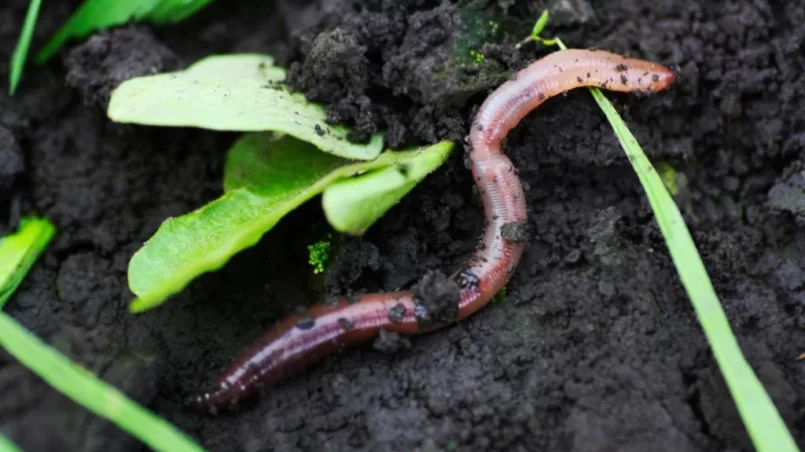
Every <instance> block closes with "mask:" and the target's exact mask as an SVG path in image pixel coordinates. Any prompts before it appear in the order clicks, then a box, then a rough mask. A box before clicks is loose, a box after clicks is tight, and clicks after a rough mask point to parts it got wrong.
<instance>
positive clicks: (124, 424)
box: [0, 312, 203, 452]
mask: <svg viewBox="0 0 805 452" xmlns="http://www.w3.org/2000/svg"><path fill="white" fill-rule="evenodd" d="M0 346H2V347H3V348H5V349H6V350H7V351H8V352H9V353H11V354H12V355H13V356H14V357H15V358H16V359H18V360H19V361H20V362H21V363H22V364H23V365H24V366H25V367H27V368H29V369H31V371H33V372H34V373H35V374H37V375H38V376H39V377H40V378H42V379H43V380H44V381H45V382H46V383H47V384H49V385H50V386H52V387H53V388H55V389H56V390H57V391H59V392H61V393H62V394H64V395H65V396H67V397H69V398H70V399H72V400H74V401H76V402H78V403H80V404H81V405H83V406H84V407H85V408H87V409H88V410H90V411H92V412H93V413H95V414H97V415H98V416H101V417H103V418H106V419H109V420H110V421H112V422H114V423H116V424H117V425H119V426H120V427H121V428H123V429H124V430H126V431H127V432H129V433H131V434H132V435H134V436H135V437H136V438H138V439H140V440H141V441H142V442H143V443H145V444H146V445H148V446H149V447H151V448H152V449H154V450H157V451H166V452H168V451H170V452H185V451H188V452H189V451H193V452H199V451H202V450H203V449H202V448H201V446H199V445H198V444H196V443H195V442H193V440H191V439H190V438H189V437H187V436H185V434H183V433H182V432H180V431H179V430H177V429H176V427H174V426H173V425H171V424H170V423H168V422H166V421H164V420H163V419H161V418H159V417H158V416H156V415H155V414H153V413H151V412H150V411H148V410H147V409H145V408H143V407H142V406H140V405H139V404H138V403H136V402H134V401H132V400H131V399H129V398H128V397H126V395H125V394H123V393H122V392H120V391H118V390H117V389H115V388H114V387H112V386H110V385H108V384H106V383H105V382H103V381H102V380H100V379H99V378H97V377H95V376H94V375H92V374H90V373H88V372H87V371H86V370H84V369H83V368H81V367H79V366H78V365H76V364H75V363H73V362H72V361H70V360H69V359H68V358H67V357H66V356H64V355H63V354H61V353H59V352H58V351H57V350H55V349H53V348H51V347H50V346H48V345H47V344H46V343H44V342H42V340H40V339H39V338H37V337H36V336H34V335H33V334H31V333H30V332H29V331H28V330H26V329H25V328H23V327H22V326H21V325H19V324H18V323H17V322H16V321H14V319H12V318H11V317H10V316H9V315H8V314H5V313H2V312H0Z"/></svg>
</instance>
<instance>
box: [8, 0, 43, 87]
mask: <svg viewBox="0 0 805 452" xmlns="http://www.w3.org/2000/svg"><path fill="white" fill-rule="evenodd" d="M40 6H42V0H31V3H29V4H28V12H27V13H26V14H25V22H24V23H23V25H22V31H21V32H20V39H19V40H18V41H17V46H16V47H15V48H14V53H13V54H12V55H11V72H10V74H9V86H8V93H9V94H10V95H12V96H13V95H14V93H15V92H16V91H17V85H18V84H19V83H20V78H21V77H22V69H23V67H24V66H25V59H26V58H27V57H28V48H29V47H30V46H31V37H32V36H33V34H34V29H35V28H36V18H37V16H38V15H39V7H40Z"/></svg>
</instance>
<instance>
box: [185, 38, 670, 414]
mask: <svg viewBox="0 0 805 452" xmlns="http://www.w3.org/2000/svg"><path fill="white" fill-rule="evenodd" d="M674 80H675V75H674V73H673V72H672V71H671V70H670V69H668V68H666V67H664V66H661V65H659V64H655V63H652V62H649V61H645V60H639V59H632V58H627V57H624V56H620V55H616V54H613V53H609V52H606V51H601V50H579V49H570V50H562V51H558V52H555V53H552V54H550V55H548V56H546V57H544V58H542V59H540V60H538V61H536V62H533V63H531V64H530V65H529V66H527V67H526V68H524V69H523V70H521V71H520V72H518V73H517V74H516V75H515V76H514V77H512V78H510V79H509V80H508V81H506V82H505V83H503V84H502V85H501V86H500V87H498V88H497V89H496V90H495V91H494V92H493V93H492V94H491V95H490V96H489V97H488V98H487V99H486V100H485V101H484V103H483V104H482V105H481V107H480V109H479V110H478V112H477V114H476V116H475V119H474V121H473V123H472V126H471V127H472V128H471V131H470V149H469V155H468V157H469V162H470V164H471V169H472V175H473V179H474V180H475V183H476V184H477V186H478V191H479V193H480V195H481V199H482V202H483V207H484V214H485V216H486V232H485V233H484V236H483V240H482V243H481V245H480V246H479V247H478V249H477V250H476V251H475V253H474V255H473V256H472V257H471V258H470V259H469V260H468V261H467V263H466V264H465V265H464V266H463V267H461V268H460V269H459V270H458V271H456V272H455V273H453V274H452V276H451V277H450V279H449V280H448V281H449V284H451V285H452V287H453V288H454V290H453V291H452V294H453V296H452V298H450V297H449V296H448V301H449V304H450V306H452V309H447V310H446V311H444V310H442V311H444V312H437V311H438V309H434V305H433V303H429V300H428V296H427V295H426V294H423V290H420V289H418V288H417V287H415V288H414V290H409V291H398V292H388V293H374V294H368V295H363V296H360V297H358V298H357V300H353V301H350V300H347V299H345V300H341V301H339V302H338V303H336V304H334V305H332V304H324V303H323V304H317V305H314V306H312V307H310V308H308V310H307V311H306V312H305V313H303V314H296V315H292V316H289V317H287V318H286V319H284V320H282V321H281V322H280V323H279V324H278V325H276V326H275V327H274V328H273V329H271V330H270V331H269V332H268V333H267V334H266V335H265V336H263V337H262V338H260V339H259V340H258V341H257V342H256V343H255V344H253V345H252V346H251V347H250V348H249V349H248V350H246V351H245V352H244V353H243V354H242V355H241V356H240V357H239V358H238V359H237V360H236V361H235V362H234V363H233V364H232V365H231V366H230V367H229V369H228V370H226V371H225V372H224V373H223V374H222V375H221V376H220V377H219V378H218V380H217V382H216V384H215V386H214V388H213V389H212V390H211V391H209V392H204V393H200V394H198V395H195V396H192V397H191V398H189V399H188V400H187V403H188V404H189V405H190V406H192V407H194V408H196V409H198V410H202V411H207V412H210V413H212V414H214V413H217V412H218V411H219V410H221V409H226V408H232V407H234V406H235V405H236V404H237V403H238V402H239V401H242V400H244V399H246V398H248V397H250V396H252V395H253V394H254V393H255V392H256V391H257V390H258V388H260V387H262V386H263V385H265V384H270V383H275V382H278V381H280V380H281V379H283V378H285V377H288V376H289V375H292V374H293V373H295V372H298V371H299V370H301V369H303V368H304V367H306V366H308V365H309V364H311V363H313V362H315V361H317V360H319V359H320V358H322V357H324V356H327V355H329V354H331V353H333V352H334V351H335V350H336V349H337V348H339V347H341V346H344V345H348V344H356V343H360V342H364V341H367V340H369V339H372V338H375V337H377V336H378V335H379V334H380V333H381V332H382V331H383V330H385V331H387V332H393V333H397V334H400V335H413V334H418V333H423V332H427V331H433V330H436V329H438V328H441V327H443V326H445V325H448V324H451V323H453V322H457V321H459V320H462V319H464V318H466V317H468V316H470V315H471V314H473V313H474V312H476V311H478V310H479V309H481V308H483V307H484V306H485V305H486V304H487V303H488V302H489V300H490V299H491V298H492V297H493V296H494V295H495V294H496V293H497V292H498V291H499V290H500V289H501V288H503V286H504V285H505V284H506V283H507V282H508V281H509V278H511V276H512V274H513V273H514V270H515V269H516V268H517V265H518V263H519V261H520V258H521V256H522V254H523V250H524V248H525V239H526V235H527V234H525V230H526V227H525V226H526V202H525V195H524V193H523V186H522V184H521V183H520V179H519V177H518V176H517V172H516V170H515V168H514V165H513V164H512V162H511V160H509V158H508V157H506V156H505V155H503V154H502V153H501V142H502V140H503V139H504V138H505V137H506V135H507V134H508V133H509V131H510V130H511V129H512V128H514V127H515V126H517V124H518V123H519V122H520V120H522V119H523V118H524V117H525V116H526V115H527V114H529V112H531V111H532V110H534V109H535V108H536V107H537V106H539V105H540V104H542V103H543V102H544V101H545V100H546V99H548V98H550V97H552V96H555V95H557V94H560V93H563V92H566V91H568V90H571V89H574V88H578V87H583V86H597V87H600V88H603V89H607V90H611V91H621V92H638V93H647V94H648V93H654V92H657V91H661V90H664V89H665V88H667V87H668V86H670V85H671V83H673V81H674Z"/></svg>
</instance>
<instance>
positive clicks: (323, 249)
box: [307, 234, 333, 275]
mask: <svg viewBox="0 0 805 452" xmlns="http://www.w3.org/2000/svg"><path fill="white" fill-rule="evenodd" d="M332 248H333V242H332V240H331V238H330V234H327V238H325V239H322V240H319V241H318V242H316V243H314V244H312V245H308V246H307V250H308V253H309V256H310V257H309V258H308V263H309V264H310V266H311V267H313V274H315V275H318V274H319V273H323V272H324V269H325V267H326V266H327V262H328V261H329V260H330V252H331V251H332Z"/></svg>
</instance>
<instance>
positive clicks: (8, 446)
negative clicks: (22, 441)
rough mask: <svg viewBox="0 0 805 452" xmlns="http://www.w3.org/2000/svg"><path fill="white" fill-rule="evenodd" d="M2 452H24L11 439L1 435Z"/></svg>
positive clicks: (0, 449)
mask: <svg viewBox="0 0 805 452" xmlns="http://www.w3.org/2000/svg"><path fill="white" fill-rule="evenodd" d="M0 452H22V449H20V448H19V447H17V445H16V444H14V443H13V442H12V441H11V440H10V439H8V438H7V437H6V435H3V434H2V433H0Z"/></svg>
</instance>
